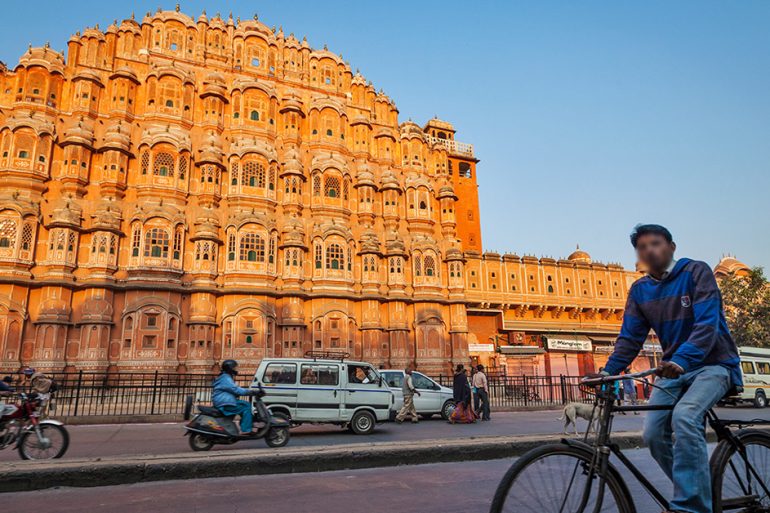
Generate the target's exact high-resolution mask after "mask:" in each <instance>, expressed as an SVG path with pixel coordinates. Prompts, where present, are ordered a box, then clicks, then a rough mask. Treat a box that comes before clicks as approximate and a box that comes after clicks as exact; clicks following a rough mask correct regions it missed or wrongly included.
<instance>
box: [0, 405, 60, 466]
mask: <svg viewBox="0 0 770 513" xmlns="http://www.w3.org/2000/svg"><path fill="white" fill-rule="evenodd" d="M43 403H44V400H43V398H42V397H40V396H39V395H38V394H36V393H30V394H19V402H18V404H5V405H0V449H5V448H6V447H9V446H11V445H13V444H16V448H17V449H18V451H19V456H21V458H22V459H24V460H46V459H52V458H61V457H62V456H64V453H65V452H67V448H68V447H69V443H70V437H69V433H67V430H66V429H65V428H64V424H62V423H61V422H59V421H57V420H51V419H45V420H41V419H40V408H41V406H42V405H43Z"/></svg>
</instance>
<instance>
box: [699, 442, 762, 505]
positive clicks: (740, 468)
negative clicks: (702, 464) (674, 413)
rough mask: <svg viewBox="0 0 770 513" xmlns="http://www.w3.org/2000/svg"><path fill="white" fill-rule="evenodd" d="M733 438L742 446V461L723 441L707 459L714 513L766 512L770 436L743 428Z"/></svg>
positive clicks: (732, 448) (727, 443)
mask: <svg viewBox="0 0 770 513" xmlns="http://www.w3.org/2000/svg"><path fill="white" fill-rule="evenodd" d="M736 436H737V437H738V438H739V439H740V441H741V442H742V443H743V445H744V446H745V447H746V459H744V458H743V456H741V455H740V453H738V451H737V450H736V448H735V446H733V445H731V444H730V443H729V442H727V441H722V442H720V443H719V445H718V446H717V448H716V449H715V450H714V454H713V455H712V456H711V487H712V495H713V497H712V499H713V510H714V513H722V512H723V511H737V512H744V513H770V493H768V490H770V435H768V434H767V433H763V432H761V431H755V430H749V429H747V430H744V431H740V432H739V433H737V435H736ZM747 460H748V463H747ZM752 469H753V472H752Z"/></svg>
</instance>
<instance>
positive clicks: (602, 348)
mask: <svg viewBox="0 0 770 513" xmlns="http://www.w3.org/2000/svg"><path fill="white" fill-rule="evenodd" d="M614 350H615V346H594V353H607V354H610V353H612V352H613V351H614Z"/></svg>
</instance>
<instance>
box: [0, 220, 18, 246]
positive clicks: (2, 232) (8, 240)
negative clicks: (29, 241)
mask: <svg viewBox="0 0 770 513" xmlns="http://www.w3.org/2000/svg"><path fill="white" fill-rule="evenodd" d="M16 230H17V228H16V221H15V220H14V219H0V248H13V247H14V246H16Z"/></svg>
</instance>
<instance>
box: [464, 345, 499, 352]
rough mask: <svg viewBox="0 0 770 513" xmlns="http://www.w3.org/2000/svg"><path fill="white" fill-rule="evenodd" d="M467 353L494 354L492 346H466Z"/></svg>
mask: <svg viewBox="0 0 770 513" xmlns="http://www.w3.org/2000/svg"><path fill="white" fill-rule="evenodd" d="M468 352H470V353H494V352H495V345H494V344H468Z"/></svg>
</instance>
